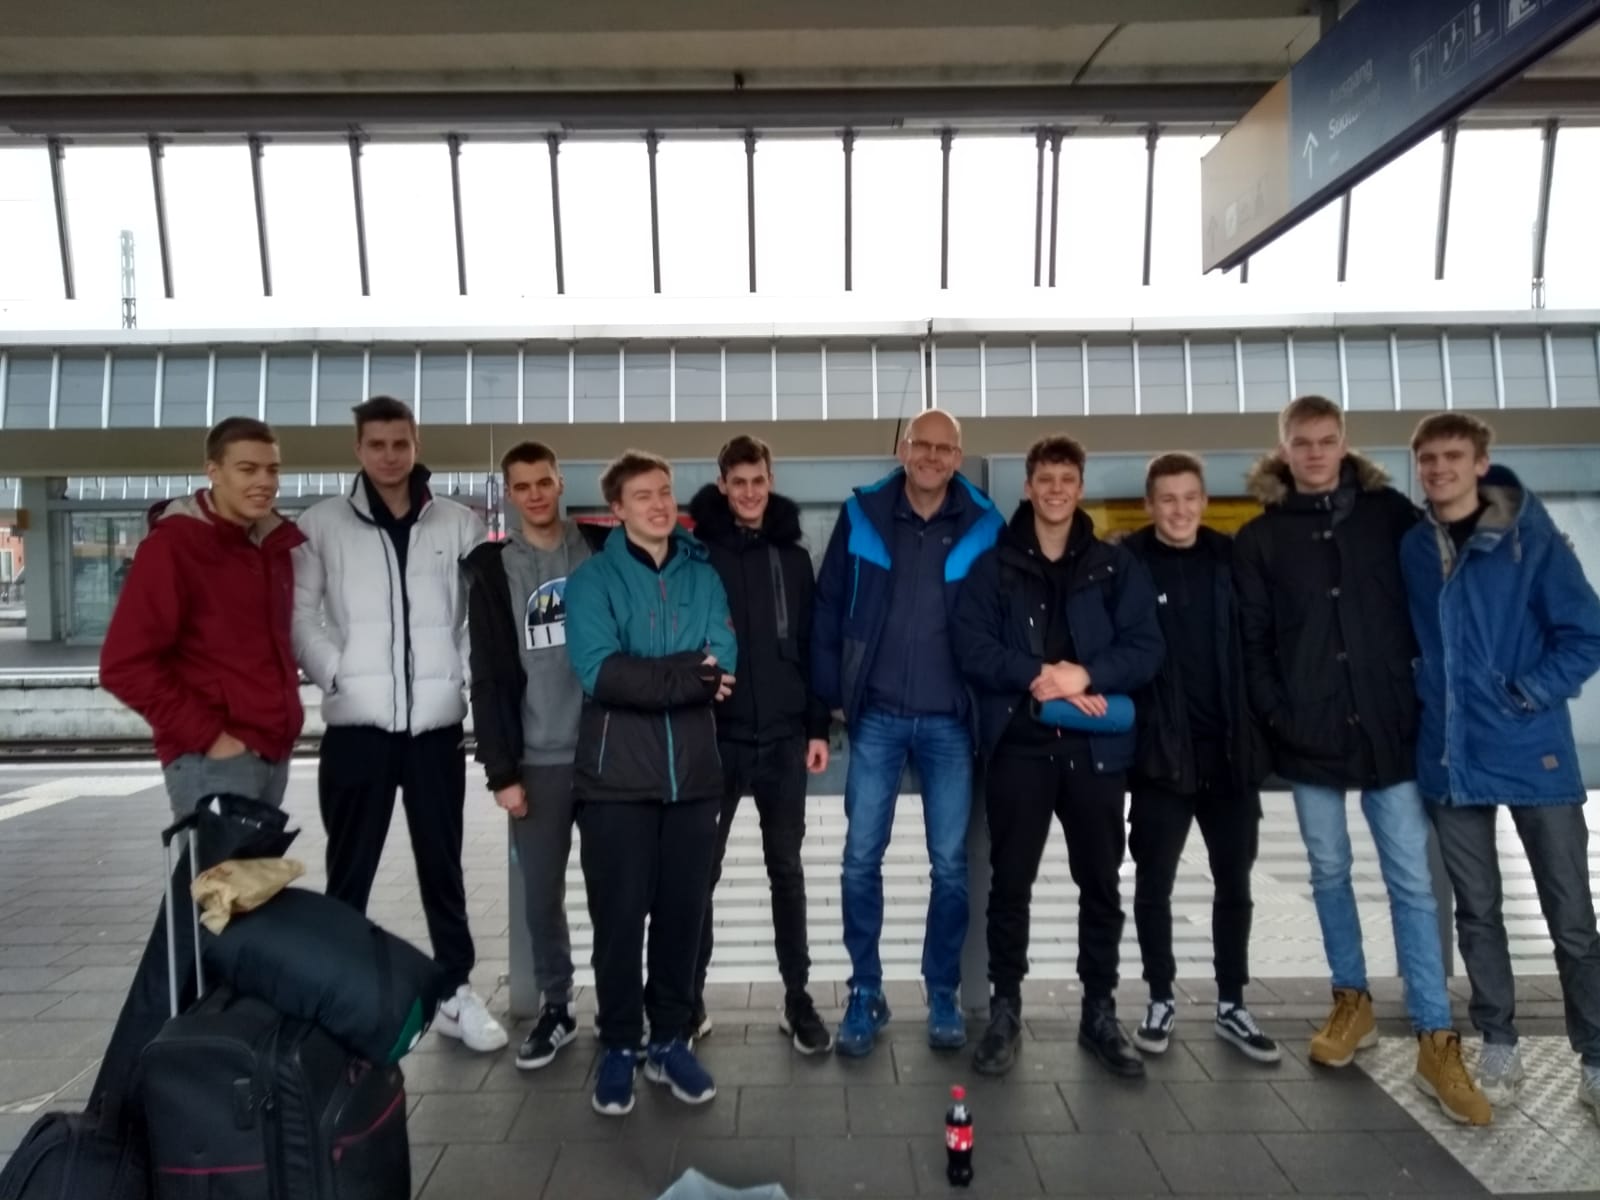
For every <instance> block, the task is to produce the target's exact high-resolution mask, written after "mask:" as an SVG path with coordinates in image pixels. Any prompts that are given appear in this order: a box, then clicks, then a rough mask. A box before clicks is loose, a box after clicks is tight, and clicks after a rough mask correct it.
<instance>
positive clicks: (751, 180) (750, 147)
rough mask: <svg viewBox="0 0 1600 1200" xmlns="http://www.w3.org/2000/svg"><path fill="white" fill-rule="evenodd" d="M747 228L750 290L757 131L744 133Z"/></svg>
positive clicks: (752, 285)
mask: <svg viewBox="0 0 1600 1200" xmlns="http://www.w3.org/2000/svg"><path fill="white" fill-rule="evenodd" d="M744 186H745V228H746V230H747V231H748V232H749V235H750V291H751V292H752V293H754V292H755V290H756V131H755V130H753V129H749V130H746V131H745V135H744Z"/></svg>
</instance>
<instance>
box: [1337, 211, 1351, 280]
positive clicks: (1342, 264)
mask: <svg viewBox="0 0 1600 1200" xmlns="http://www.w3.org/2000/svg"><path fill="white" fill-rule="evenodd" d="M1349 268H1350V193H1349V192H1346V193H1345V194H1344V195H1342V196H1340V197H1339V274H1338V280H1339V282H1340V283H1343V282H1344V281H1345V277H1346V276H1347V275H1348V274H1349Z"/></svg>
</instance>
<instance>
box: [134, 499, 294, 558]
mask: <svg viewBox="0 0 1600 1200" xmlns="http://www.w3.org/2000/svg"><path fill="white" fill-rule="evenodd" d="M145 520H146V522H147V524H148V526H149V528H150V529H151V530H152V531H154V530H155V528H156V526H157V525H162V526H164V527H165V528H168V529H172V530H174V531H176V530H179V529H183V530H185V531H187V530H189V529H194V530H196V531H198V530H199V529H201V528H204V529H206V530H209V531H210V532H211V533H212V534H213V535H214V536H216V537H219V538H222V539H223V540H225V541H231V540H236V539H239V538H243V539H244V540H246V541H248V542H250V543H251V544H252V545H255V546H265V545H266V544H267V541H268V539H272V540H273V542H274V543H276V542H280V541H287V543H288V545H289V547H291V548H293V547H295V546H298V545H300V543H302V542H304V541H305V540H306V537H305V534H303V533H301V532H300V528H299V526H297V525H296V524H295V523H294V522H293V521H291V520H289V519H288V518H287V517H285V516H284V515H283V514H282V513H280V512H279V511H278V510H277V509H273V510H272V511H270V512H268V513H267V515H266V516H264V517H262V518H261V519H260V520H258V521H255V522H253V523H252V524H250V525H247V526H245V525H237V524H235V523H234V522H232V521H229V520H226V519H225V518H223V517H221V516H219V515H218V514H217V510H216V506H215V505H214V504H213V503H212V500H211V489H210V488H201V489H200V490H199V491H197V492H195V493H194V494H193V495H191V496H178V497H175V498H173V499H171V500H161V501H158V502H157V503H155V504H152V505H151V506H150V508H149V511H148V512H147V513H146V517H145ZM191 521H192V522H195V523H196V524H195V525H192V526H189V525H185V524H183V523H184V522H191ZM169 522H173V524H168V523H169ZM274 535H276V536H274Z"/></svg>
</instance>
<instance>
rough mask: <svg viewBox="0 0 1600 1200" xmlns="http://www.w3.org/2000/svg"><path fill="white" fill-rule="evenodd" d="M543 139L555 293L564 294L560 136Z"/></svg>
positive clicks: (547, 135)
mask: <svg viewBox="0 0 1600 1200" xmlns="http://www.w3.org/2000/svg"><path fill="white" fill-rule="evenodd" d="M544 140H545V143H546V144H547V145H548V146H549V147H550V229H551V232H552V234H553V235H554V237H555V240H556V295H558V296H564V295H566V291H567V270H566V266H565V264H564V262H563V261H562V256H561V165H560V158H561V137H560V135H559V134H554V133H551V134H546V135H545V139H544Z"/></svg>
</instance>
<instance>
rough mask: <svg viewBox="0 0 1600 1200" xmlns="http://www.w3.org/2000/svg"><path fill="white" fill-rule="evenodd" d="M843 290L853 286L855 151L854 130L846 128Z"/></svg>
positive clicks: (844, 138)
mask: <svg viewBox="0 0 1600 1200" xmlns="http://www.w3.org/2000/svg"><path fill="white" fill-rule="evenodd" d="M840 140H841V141H842V142H843V143H844V290H845V291H847V292H848V291H850V290H851V289H852V288H853V287H854V283H855V281H854V278H853V275H854V265H855V263H854V259H855V245H854V240H855V190H854V188H855V181H854V177H853V176H854V172H853V171H852V170H851V167H852V163H853V160H854V158H855V152H856V131H855V130H853V129H846V130H845V131H844V137H843V138H841V139H840Z"/></svg>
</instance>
